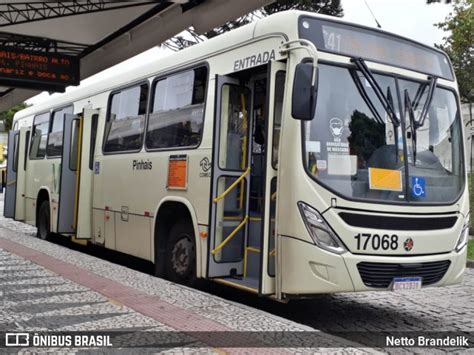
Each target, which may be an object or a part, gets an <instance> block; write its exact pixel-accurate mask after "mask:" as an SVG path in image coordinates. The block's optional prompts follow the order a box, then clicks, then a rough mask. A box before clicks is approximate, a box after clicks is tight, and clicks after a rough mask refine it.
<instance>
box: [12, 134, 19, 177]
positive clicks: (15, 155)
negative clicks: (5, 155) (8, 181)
mask: <svg viewBox="0 0 474 355" xmlns="http://www.w3.org/2000/svg"><path fill="white" fill-rule="evenodd" d="M19 139H20V134H19V133H17V134H15V136H14V137H13V167H12V168H13V171H14V172H15V173H16V172H17V171H18V158H19V156H18V154H19V153H18V151H19V149H18V148H19V147H18V142H19Z"/></svg>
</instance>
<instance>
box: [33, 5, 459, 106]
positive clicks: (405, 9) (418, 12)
mask: <svg viewBox="0 0 474 355" xmlns="http://www.w3.org/2000/svg"><path fill="white" fill-rule="evenodd" d="M366 3H367V4H368V5H369V6H370V8H371V9H372V12H373V13H374V15H375V17H376V18H377V20H378V22H379V23H380V25H381V26H382V29H384V30H386V31H389V32H394V33H396V34H399V35H402V36H405V37H409V38H412V39H414V40H417V41H419V42H423V43H426V44H429V45H433V44H439V43H441V42H442V40H443V37H444V36H446V33H444V32H443V31H442V30H440V29H438V28H436V27H435V26H434V24H436V23H439V22H441V21H443V20H444V19H445V18H446V16H447V15H448V14H449V13H450V11H451V9H452V5H446V4H441V3H435V4H430V5H427V4H426V0H342V6H343V9H344V19H345V20H348V21H351V22H355V23H358V24H362V25H365V26H370V27H376V23H375V21H374V19H373V17H372V15H371V13H370V11H369V9H368V7H367V5H366ZM169 53H170V50H167V49H161V48H152V49H150V50H148V51H146V52H144V53H142V54H139V55H138V56H136V57H134V58H131V59H129V60H127V61H125V62H123V63H121V64H118V65H116V66H114V67H112V68H110V69H107V70H105V71H103V72H101V73H98V74H96V75H94V76H92V77H90V78H88V79H86V80H83V81H82V84H92V83H94V82H97V81H100V80H104V79H106V78H108V77H111V76H114V75H116V74H117V73H119V72H121V71H123V69H124V68H125V69H131V68H135V67H138V66H140V65H143V64H146V63H149V62H151V61H154V60H156V59H158V58H160V57H162V56H164V55H167V54H169ZM48 97H49V94H48V93H42V94H40V95H38V96H35V97H33V98H31V99H29V100H27V103H29V104H36V103H40V102H43V101H45V100H46V99H48Z"/></svg>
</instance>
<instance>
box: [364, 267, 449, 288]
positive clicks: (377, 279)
mask: <svg viewBox="0 0 474 355" xmlns="http://www.w3.org/2000/svg"><path fill="white" fill-rule="evenodd" d="M450 264H451V262H450V261H449V260H443V261H434V262H429V263H417V264H391V263H369V262H361V263H359V264H357V268H358V269H359V273H360V277H361V278H362V281H363V282H364V284H365V286H367V287H375V288H387V287H388V286H390V284H391V282H392V280H393V278H394V277H409V276H420V277H421V278H422V283H423V286H427V285H431V284H434V283H436V282H438V281H439V280H441V279H442V278H443V276H444V274H445V273H446V271H447V270H448V268H449V265H450Z"/></svg>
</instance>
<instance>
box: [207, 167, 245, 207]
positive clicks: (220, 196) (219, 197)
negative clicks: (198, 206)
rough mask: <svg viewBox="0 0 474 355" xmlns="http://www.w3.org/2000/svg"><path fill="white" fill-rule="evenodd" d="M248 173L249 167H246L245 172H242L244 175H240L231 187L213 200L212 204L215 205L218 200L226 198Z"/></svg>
mask: <svg viewBox="0 0 474 355" xmlns="http://www.w3.org/2000/svg"><path fill="white" fill-rule="evenodd" d="M249 173H250V167H248V169H247V170H245V171H244V173H243V174H242V175H240V177H239V178H238V179H237V180H235V181H234V182H233V183H232V185H230V186H229V187H228V188H227V190H225V191H224V192H223V193H222V194H220V195H219V196H217V197H216V198H215V199H214V203H217V202H219V201H220V200H222V199H223V198H224V197H226V196H227V195H228V194H229V192H231V191H232V190H233V189H234V188H235V187H236V186H237V185H238V184H239V182H241V181H242V180H243V179H244V178H245V177H246V176H247V175H248V174H249Z"/></svg>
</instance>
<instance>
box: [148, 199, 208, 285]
mask: <svg viewBox="0 0 474 355" xmlns="http://www.w3.org/2000/svg"><path fill="white" fill-rule="evenodd" d="M155 216H156V217H155V223H154V238H153V250H154V262H155V275H156V276H159V277H166V278H173V277H170V276H173V275H167V269H168V270H169V267H170V265H167V262H169V261H170V259H169V257H170V256H169V255H168V254H167V249H168V252H169V251H170V246H169V242H176V241H177V238H178V237H177V236H176V234H188V235H189V238H188V239H192V242H193V244H194V245H193V247H194V258H193V259H194V260H193V267H194V271H195V276H196V277H197V278H199V277H200V276H201V269H200V265H201V260H200V257H201V256H200V252H199V247H200V244H199V240H198V238H199V229H198V224H197V217H196V215H195V213H194V209H193V208H192V206H191V204H190V203H189V201H187V200H185V199H182V198H167V199H164V200H162V201H161V202H160V204H159V206H158V208H157V210H156V213H155ZM170 238H174V240H173V241H170ZM180 244H181V246H183V245H186V243H184V244H183V242H181V243H180ZM171 249H173V248H171ZM174 250H176V249H174ZM174 281H175V280H174Z"/></svg>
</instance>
